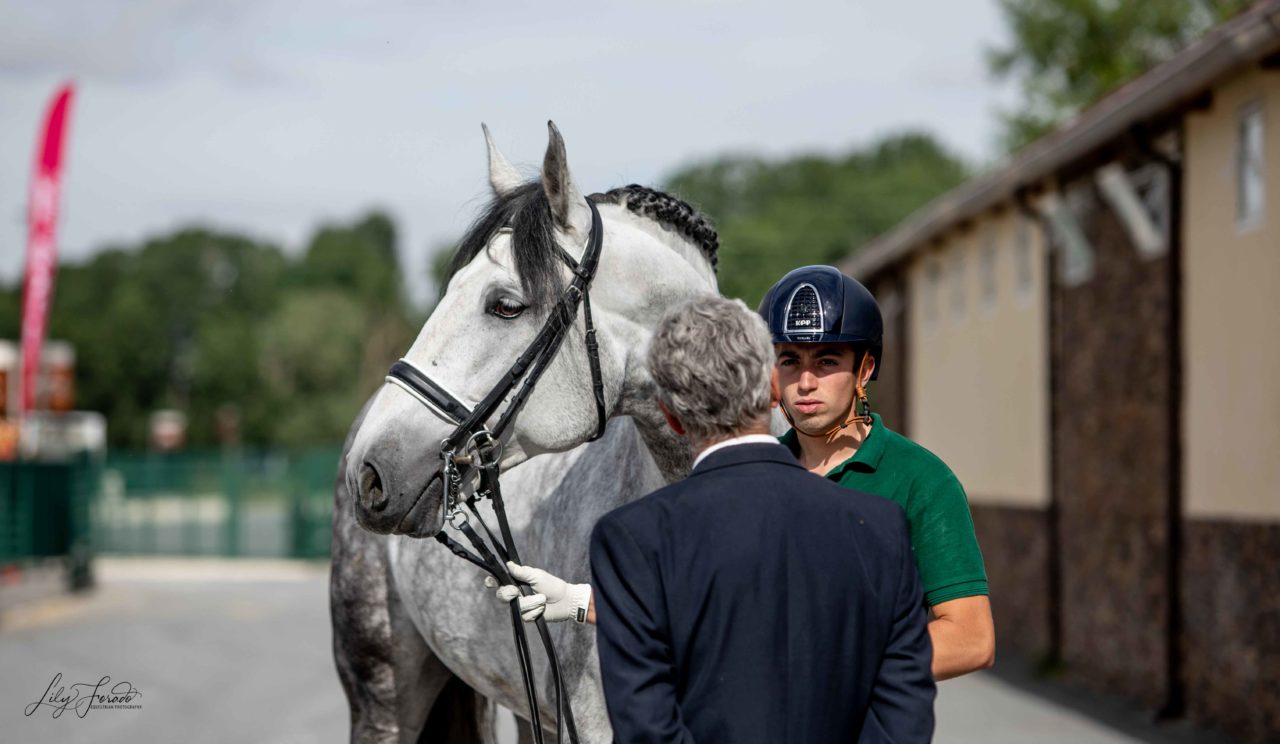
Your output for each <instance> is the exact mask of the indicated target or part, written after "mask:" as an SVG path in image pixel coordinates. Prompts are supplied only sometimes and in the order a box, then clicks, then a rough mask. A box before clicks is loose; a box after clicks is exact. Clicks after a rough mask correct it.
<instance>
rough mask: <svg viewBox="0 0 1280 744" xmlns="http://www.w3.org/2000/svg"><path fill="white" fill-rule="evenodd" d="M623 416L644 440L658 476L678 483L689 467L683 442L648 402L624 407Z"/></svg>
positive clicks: (655, 407) (660, 412)
mask: <svg viewBox="0 0 1280 744" xmlns="http://www.w3.org/2000/svg"><path fill="white" fill-rule="evenodd" d="M628 408H629V410H627V411H626V413H627V415H629V416H630V417H631V419H632V420H633V421H634V422H635V425H636V431H638V432H639V433H640V438H641V439H642V440H643V441H644V446H645V448H646V449H647V450H648V451H649V455H650V456H651V457H652V458H653V462H654V464H655V465H657V466H658V471H659V472H661V473H662V480H663V481H664V482H666V483H671V482H672V481H676V480H679V479H680V478H683V477H684V476H686V475H688V474H689V467H690V466H691V465H692V464H693V453H692V452H690V451H689V446H688V444H687V443H686V442H685V440H684V439H683V438H682V437H680V436H677V435H676V433H675V432H674V431H672V430H671V427H670V426H668V425H667V420H666V418H665V417H664V416H663V415H662V411H660V410H658V407H657V406H656V405H653V404H652V402H648V401H646V403H645V404H641V405H634V406H628Z"/></svg>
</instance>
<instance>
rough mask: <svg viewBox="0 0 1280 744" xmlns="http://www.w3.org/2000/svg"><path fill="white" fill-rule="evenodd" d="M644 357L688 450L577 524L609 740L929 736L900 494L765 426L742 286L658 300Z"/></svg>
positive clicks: (925, 648) (756, 324)
mask: <svg viewBox="0 0 1280 744" xmlns="http://www.w3.org/2000/svg"><path fill="white" fill-rule="evenodd" d="M648 359H649V366H650V371H651V372H652V375H653V379H654V381H655V383H656V384H657V387H658V395H659V401H660V404H661V406H662V409H663V412H664V413H665V414H666V417H667V421H668V423H669V424H670V425H671V427H672V428H673V429H674V430H675V431H676V432H677V433H679V434H682V435H684V436H685V437H686V438H687V439H688V442H689V445H690V447H692V448H693V450H694V451H695V452H696V453H697V458H696V459H695V460H694V467H693V471H692V473H691V474H690V475H689V477H688V478H687V479H685V480H683V481H680V482H678V483H674V484H672V485H670V486H667V487H666V488H662V489H660V490H658V491H655V492H654V493H652V494H650V495H648V496H646V497H644V498H642V499H640V500H639V501H636V502H633V503H631V504H628V505H626V506H624V507H621V508H619V509H616V510H614V511H613V512H610V513H609V514H607V515H605V516H604V517H603V518H602V519H601V520H600V522H599V523H598V524H597V525H596V528H595V531H594V532H593V533H592V536H591V574H592V585H593V586H594V589H595V596H594V600H595V601H594V605H595V606H594V610H595V615H596V617H595V621H596V623H597V627H598V633H599V635H598V645H599V652H600V667H601V674H602V677H603V682H604V691H605V697H606V700H607V703H608V707H609V718H610V721H611V722H612V724H613V731H614V737H615V741H618V742H664V743H666V742H694V741H697V742H703V744H705V743H706V742H734V743H738V742H770V743H771V744H772V743H780V742H794V743H796V744H800V743H803V744H821V743H823V742H852V741H859V740H860V741H863V742H881V741H884V742H925V741H928V740H929V739H930V738H931V736H932V734H933V721H934V719H933V698H934V691H935V688H934V683H933V677H932V675H931V673H930V663H931V659H932V649H931V646H930V642H929V635H928V632H927V630H926V622H927V618H926V615H925V609H924V603H923V598H922V593H921V588H920V579H919V576H918V575H917V573H916V568H915V562H914V560H913V558H912V555H911V544H910V540H909V536H908V532H907V522H906V517H905V516H904V514H903V511H902V509H901V508H900V507H899V506H898V505H896V504H894V503H893V502H891V501H889V500H887V499H883V498H880V497H876V496H869V495H866V494H863V493H860V492H857V491H851V490H849V489H846V488H842V487H841V486H839V485H837V484H836V483H834V482H832V481H830V480H827V479H824V478H821V477H819V476H816V475H813V474H812V473H809V472H808V471H806V470H805V469H804V468H803V467H801V466H800V465H799V463H798V462H797V461H796V460H795V458H794V457H793V456H792V454H791V453H790V451H788V450H787V449H786V448H785V447H783V446H782V445H780V444H778V442H777V440H776V439H774V438H773V437H771V436H769V417H770V409H771V407H772V406H773V405H776V403H777V400H778V388H777V382H776V378H774V377H773V374H774V373H773V369H774V351H773V346H772V343H771V339H770V336H769V333H768V331H767V329H766V328H765V326H764V324H763V322H762V321H761V320H760V318H759V316H757V315H756V314H755V313H753V312H751V311H750V310H749V309H748V308H747V307H746V306H745V305H743V304H742V303H741V302H740V301H737V300H726V299H721V298H703V299H698V300H695V301H693V302H691V303H687V304H684V305H681V306H678V307H676V308H673V309H672V310H671V311H670V312H669V313H668V314H667V315H666V316H665V317H664V318H663V320H662V321H661V322H660V323H659V324H658V327H657V330H656V332H655V334H654V337H653V339H652V341H651V344H650V348H649V356H648Z"/></svg>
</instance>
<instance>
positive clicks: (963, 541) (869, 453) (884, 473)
mask: <svg viewBox="0 0 1280 744" xmlns="http://www.w3.org/2000/svg"><path fill="white" fill-rule="evenodd" d="M871 419H872V423H871V432H870V433H869V434H868V435H867V438H866V440H865V441H864V442H863V443H862V446H861V447H859V448H858V451H857V452H855V453H854V455H853V457H850V458H849V459H848V460H845V461H844V462H842V463H840V464H839V465H837V466H835V467H834V468H832V469H831V472H829V473H827V477H828V478H830V479H831V480H833V481H835V482H836V483H839V484H840V485H842V486H844V487H845V488H852V489H854V490H855V491H862V492H863V493H870V494H875V495H876V496H883V497H885V498H887V499H889V500H890V501H892V502H894V503H896V504H897V505H898V506H901V507H902V509H903V511H905V512H906V513H907V522H908V524H909V525H910V528H911V547H912V550H913V551H914V552H915V557H916V568H917V569H919V570H920V581H921V584H922V585H923V587H924V601H925V604H927V605H929V606H930V607H932V606H934V605H937V604H941V603H942V602H947V601H949V600H952V599H960V598H961V597H973V596H977V595H984V594H986V593H987V571H986V569H985V568H984V567H983V565H982V551H981V550H979V549H978V538H977V536H976V535H975V534H974V532H973V517H971V516H970V515H969V500H968V499H967V498H965V495H964V487H963V486H961V485H960V481H959V480H957V479H956V476H955V474H954V473H952V472H951V468H949V467H947V464H946V463H944V462H943V461H942V460H940V459H939V458H938V456H937V455H935V454H933V453H932V452H930V451H929V450H927V449H925V448H924V447H921V446H920V445H918V444H916V443H915V442H913V441H911V440H910V439H907V438H906V437H904V436H902V435H901V434H898V433H897V432H895V431H891V430H890V429H888V428H887V427H886V426H885V425H884V424H882V423H881V422H880V416H879V415H878V414H874V413H873V414H871ZM778 439H779V441H780V442H782V443H783V444H785V445H786V446H787V448H788V449H790V450H791V452H792V453H793V454H795V455H797V456H798V455H799V453H800V447H799V444H798V443H797V442H796V434H795V431H788V432H787V433H786V434H783V435H782V436H781V437H779V438H778Z"/></svg>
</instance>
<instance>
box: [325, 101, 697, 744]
mask: <svg viewBox="0 0 1280 744" xmlns="http://www.w3.org/2000/svg"><path fill="white" fill-rule="evenodd" d="M549 129H550V142H549V144H548V147H547V152H546V156H545V159H544V161H543V167H542V173H541V178H540V179H538V180H535V181H531V182H525V181H523V180H522V179H521V177H520V176H519V174H518V173H517V172H516V170H515V169H514V168H513V167H512V166H511V165H510V164H509V163H508V162H507V161H506V160H505V159H504V158H503V156H502V155H501V153H499V152H498V150H497V148H496V147H495V146H494V144H493V141H492V139H491V138H490V137H489V132H488V129H487V128H486V129H485V131H484V134H485V141H486V145H487V147H488V152H489V182H490V185H491V187H492V190H493V200H492V202H491V204H490V205H489V206H488V208H487V209H486V210H484V212H483V213H482V214H481V215H480V217H479V218H478V219H477V220H476V222H475V224H474V225H473V226H472V228H471V229H470V230H469V231H468V233H467V235H466V236H465V237H464V239H463V240H462V242H461V244H460V246H459V248H458V251H457V254H456V255H455V256H454V260H453V265H452V275H451V278H450V279H449V281H448V284H447V291H446V292H445V294H444V296H443V298H442V299H441V301H440V304H439V305H438V306H437V307H436V309H435V311H434V312H433V313H432V315H431V317H430V318H429V319H428V320H427V322H426V324H425V325H424V326H423V328H422V331H421V333H420V334H419V335H418V338H417V339H416V340H415V341H414V343H413V345H412V346H411V347H410V348H409V350H408V351H407V352H406V353H405V358H406V359H408V360H409V361H411V362H413V363H414V364H416V365H417V366H418V367H419V368H421V369H423V370H426V371H427V372H428V373H429V374H430V375H431V377H432V378H433V379H434V380H436V381H437V382H439V383H440V384H442V385H444V386H445V387H446V388H447V389H449V390H450V391H451V392H452V393H453V394H454V395H455V396H456V397H457V398H459V399H460V400H462V401H463V402H466V403H468V404H474V403H475V402H477V401H479V400H480V399H481V398H483V397H484V395H485V394H486V393H487V392H488V391H489V390H490V389H491V388H492V387H494V386H495V384H496V383H497V380H498V378H499V376H500V375H501V374H503V373H504V372H505V371H506V370H507V368H508V366H509V365H510V364H511V362H512V361H513V360H514V359H515V357H516V356H517V355H518V354H519V353H520V351H521V350H522V349H524V348H525V347H526V346H527V345H528V344H529V342H530V340H531V339H532V338H533V337H534V335H535V334H536V333H537V332H538V330H539V329H540V328H541V327H542V325H543V323H544V321H545V320H546V317H547V311H548V308H549V307H550V306H551V305H552V304H554V302H555V300H556V299H557V298H558V296H559V293H560V292H561V290H562V289H563V287H564V286H565V285H566V284H567V283H568V281H569V276H570V275H569V271H568V269H567V268H566V266H565V264H564V263H563V262H562V261H561V260H560V257H559V251H560V250H561V249H563V250H564V251H567V252H568V253H569V255H571V256H573V257H575V258H579V257H580V256H581V253H582V251H583V248H584V246H585V244H586V240H587V236H588V232H589V225H590V210H589V207H588V206H587V203H586V201H585V200H584V198H583V197H582V195H581V193H580V192H579V191H578V189H577V187H576V186H575V184H574V181H573V179H572V177H571V176H570V173H569V167H568V162H567V158H566V155H565V146H564V141H563V139H562V137H561V136H560V133H559V132H558V131H557V130H556V128H555V125H554V124H550V125H549ZM592 199H593V201H595V203H596V204H597V206H598V207H599V212H600V216H601V218H602V220H603V225H604V243H603V248H602V253H601V258H600V265H599V269H598V272H597V275H596V278H595V280H594V283H593V284H592V286H591V304H592V311H593V317H594V319H595V326H596V329H597V338H598V340H599V345H600V352H599V356H600V362H601V369H602V372H603V381H604V389H605V402H606V412H607V414H608V416H609V423H608V426H607V429H606V431H605V434H604V436H603V437H601V438H600V439H599V440H597V441H595V442H591V443H589V444H588V443H586V442H587V440H588V439H589V438H590V436H591V435H592V434H593V433H594V429H595V427H596V410H595V402H594V398H593V396H592V392H591V383H590V379H591V376H590V374H589V371H588V366H587V365H588V362H587V356H586V350H585V343H584V331H583V321H582V314H581V312H579V314H578V317H577V318H576V319H575V323H574V326H573V327H572V328H571V330H570V333H569V335H568V337H567V338H566V340H565V343H564V345H563V346H562V347H561V348H560V351H559V354H558V355H557V357H556V359H555V361H554V362H553V363H552V364H551V365H550V366H549V367H548V369H547V372H546V374H545V375H544V376H543V377H542V379H541V381H540V382H539V384H538V386H537V388H536V390H535V391H534V393H533V394H532V395H531V396H530V397H529V399H528V401H527V403H526V405H525V407H524V409H523V410H522V411H521V412H520V415H519V417H518V418H517V419H516V423H515V425H514V426H513V427H512V428H511V429H510V430H509V432H508V434H507V435H506V436H505V437H504V441H503V445H504V446H503V455H502V468H503V475H502V479H501V480H502V488H503V492H504V494H506V501H507V504H508V513H509V517H510V521H511V527H512V530H513V532H514V535H515V540H516V542H517V544H518V546H519V547H520V550H521V554H522V558H523V559H524V560H525V561H526V562H528V563H531V564H533V565H537V566H540V567H543V568H545V569H547V570H549V571H551V572H553V573H555V574H557V575H559V576H562V577H564V578H565V579H567V580H569V581H574V582H585V581H587V580H588V576H587V570H588V562H587V542H588V537H589V535H590V531H591V528H592V526H593V525H594V524H595V522H596V520H597V519H598V518H599V517H600V515H602V514H604V513H605V512H607V511H609V510H611V509H613V508H615V507H617V506H620V505H622V504H624V503H626V502H629V501H632V500H634V499H636V498H638V497H640V496H642V495H644V494H645V493H647V492H649V491H651V490H653V489H655V488H657V487H659V486H661V485H663V484H664V483H667V482H670V481H671V480H673V479H675V478H677V477H681V476H683V475H684V474H685V473H686V472H687V470H688V467H689V453H688V452H687V450H686V448H685V445H684V443H683V442H682V441H680V440H679V439H677V438H675V437H674V435H673V434H672V433H671V432H670V431H669V429H668V428H667V427H666V425H665V423H664V421H663V419H662V416H661V413H660V412H659V410H658V408H657V405H656V403H655V402H654V397H653V383H652V380H651V379H650V377H649V374H648V372H647V370H646V368H645V364H644V349H645V347H646V343H647V339H648V337H649V335H650V332H651V329H652V328H653V326H654V324H655V323H656V322H657V320H658V318H659V317H660V316H661V314H662V313H663V311H664V310H665V309H666V308H667V307H669V306H670V305H671V304H672V303H674V302H677V301H680V300H683V299H686V298H690V297H695V296H698V295H700V294H713V293H716V292H717V288H716V278H715V261H716V249H717V245H718V243H717V238H716V235H715V231H714V230H713V229H712V227H711V226H710V224H709V223H708V222H707V220H706V219H705V218H704V217H703V216H702V215H701V214H699V213H698V212H697V211H696V210H694V209H693V208H691V207H690V206H689V205H688V204H686V203H684V202H682V201H680V200H679V199H676V198H674V197H672V196H669V195H667V194H664V193H662V192H659V191H655V190H653V189H648V188H645V187H641V186H628V187H624V188H619V189H614V190H612V191H609V192H606V193H603V194H596V195H593V197H592ZM502 410H503V409H502V408H500V409H499V414H501V411H502ZM495 418H496V417H495ZM452 429H453V426H452V425H451V424H449V423H447V422H446V421H444V420H443V419H442V418H440V417H439V416H437V415H435V414H433V413H432V412H431V411H430V410H428V409H427V408H426V407H424V406H423V405H422V404H421V403H419V402H418V401H417V400H416V399H414V398H412V397H411V396H410V395H409V394H408V393H406V392H405V391H404V390H403V389H401V388H400V387H397V386H395V385H391V384H385V385H383V386H382V387H381V388H380V389H379V390H378V391H377V392H376V393H375V394H374V395H373V397H372V398H370V400H369V401H368V402H367V403H366V404H365V406H364V409H363V410H362V411H361V412H360V414H359V417H358V418H357V419H356V421H355V423H354V424H353V426H352V428H351V431H350V433H349V434H348V436H347V442H346V445H345V447H344V451H343V456H342V460H341V463H340V466H339V472H338V478H337V484H336V489H335V490H336V493H335V512H334V528H333V530H334V531H333V571H332V579H331V585H330V603H331V614H332V622H333V644H334V656H335V659H336V662H337V667H338V672H339V676H340V677H341V680H342V684H343V688H344V689H345V691H346V694H347V700H348V702H349V704H350V708H351V738H352V740H353V741H360V742H407V741H432V742H462V741H468V742H472V741H493V739H494V733H493V732H494V716H495V711H496V707H495V706H497V705H502V706H504V707H506V708H508V709H510V710H512V711H514V712H515V713H516V714H517V715H518V716H521V717H522V718H523V717H527V715H528V712H527V711H526V710H525V707H526V702H525V697H524V690H523V686H522V682H521V679H520V674H519V667H518V666H517V660H516V653H515V648H514V644H513V642H512V637H511V627H510V614H509V612H508V610H507V608H506V607H503V606H501V605H500V603H499V602H498V601H497V600H496V599H495V598H494V597H493V596H492V594H491V593H490V592H488V591H485V590H484V589H483V587H482V580H483V574H482V572H481V571H480V569H478V568H476V567H474V566H472V565H471V564H469V563H466V562H465V561H462V560H461V559H459V558H457V557H456V556H454V555H452V554H450V553H449V552H448V551H447V550H446V549H445V548H444V547H443V546H441V545H440V544H438V543H437V542H436V541H434V540H430V539H423V538H430V537H431V536H432V535H434V534H435V533H436V532H437V531H439V530H440V528H441V526H442V524H443V522H444V514H443V505H442V490H441V480H440V462H441V460H440V453H439V447H440V442H441V440H443V439H444V438H445V437H446V436H447V435H448V434H449V433H450V432H451V431H452ZM487 508H488V507H487V504H485V505H483V506H482V512H483V513H485V515H486V516H487V517H488V519H489V520H490V524H493V518H492V514H491V512H488V511H487ZM552 636H553V638H554V640H555V643H556V648H557V650H558V653H559V656H560V662H561V667H562V669H563V671H564V676H565V686H566V689H567V690H568V694H569V697H570V699H571V701H572V703H573V710H574V715H575V719H576V722H577V725H578V730H579V734H580V737H581V740H582V742H584V744H585V743H588V742H604V741H608V740H610V738H611V731H610V727H609V720H608V716H607V714H606V710H605V705H604V696H603V692H602V690H601V686H600V675H599V668H598V666H597V662H596V650H595V633H594V632H593V629H592V628H588V627H582V626H576V625H575V624H573V623H565V624H561V625H559V626H553V627H552ZM531 640H532V643H531V646H532V655H533V657H534V665H535V671H536V676H537V680H538V684H539V699H540V703H541V710H540V715H541V719H542V721H543V725H544V726H550V727H552V728H549V729H548V730H549V732H551V731H554V728H553V727H554V720H555V719H554V716H555V711H554V697H553V688H552V683H551V677H550V674H549V673H548V669H547V664H546V661H545V658H544V656H543V654H542V650H541V648H540V646H539V644H538V643H537V641H536V634H535V635H532V636H531ZM548 740H550V733H549V734H548Z"/></svg>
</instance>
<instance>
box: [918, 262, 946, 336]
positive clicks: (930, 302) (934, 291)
mask: <svg viewBox="0 0 1280 744" xmlns="http://www.w3.org/2000/svg"><path fill="white" fill-rule="evenodd" d="M924 282H925V287H924V296H923V297H922V298H921V299H922V300H923V303H924V329H925V330H926V331H932V330H933V329H934V327H935V326H937V324H938V295H939V294H941V292H942V266H941V265H939V263H938V262H937V261H929V265H928V267H926V268H925V280H924Z"/></svg>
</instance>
